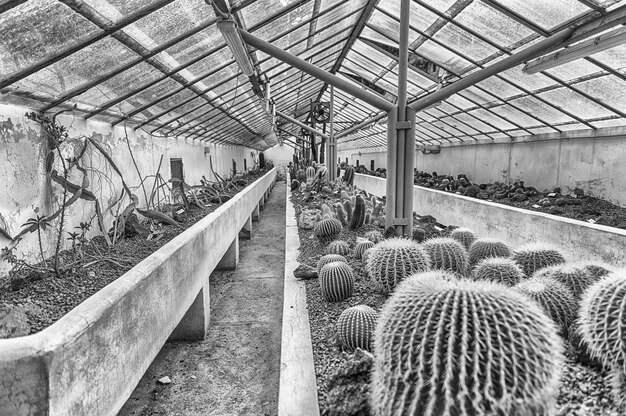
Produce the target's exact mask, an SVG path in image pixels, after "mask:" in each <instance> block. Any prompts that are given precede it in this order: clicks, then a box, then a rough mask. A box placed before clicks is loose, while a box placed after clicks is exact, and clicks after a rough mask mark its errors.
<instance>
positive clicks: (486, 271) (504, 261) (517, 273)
mask: <svg viewBox="0 0 626 416" xmlns="http://www.w3.org/2000/svg"><path fill="white" fill-rule="evenodd" d="M525 277H526V276H524V273H522V269H520V268H519V266H518V265H517V263H515V262H514V261H513V260H511V259H508V258H503V257H489V258H486V259H484V260H483V261H481V262H480V263H478V264H477V265H476V267H475V268H474V276H473V278H474V280H486V281H489V282H495V283H500V284H503V285H505V286H515V285H516V284H518V283H520V282H521V281H522V280H523V279H524V278H525Z"/></svg>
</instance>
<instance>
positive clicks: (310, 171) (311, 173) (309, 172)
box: [306, 166, 315, 182]
mask: <svg viewBox="0 0 626 416" xmlns="http://www.w3.org/2000/svg"><path fill="white" fill-rule="evenodd" d="M313 179H315V168H314V167H313V166H309V167H308V168H306V181H307V182H313Z"/></svg>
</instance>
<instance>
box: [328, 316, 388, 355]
mask: <svg viewBox="0 0 626 416" xmlns="http://www.w3.org/2000/svg"><path fill="white" fill-rule="evenodd" d="M377 317H378V314H377V313H376V311H375V310H374V309H372V308H370V307H369V306H366V305H357V306H352V307H350V308H348V309H346V310H344V311H343V312H341V315H339V319H337V325H336V327H337V334H338V335H339V340H340V341H341V345H342V346H343V347H344V348H346V349H347V350H349V351H353V350H355V349H357V348H361V349H363V350H367V351H371V350H372V338H373V335H374V328H375V327H376V318H377Z"/></svg>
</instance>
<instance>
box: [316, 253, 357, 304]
mask: <svg viewBox="0 0 626 416" xmlns="http://www.w3.org/2000/svg"><path fill="white" fill-rule="evenodd" d="M319 283H320V289H321V290H322V297H323V298H324V300H326V301H328V302H338V301H341V300H345V299H347V298H349V297H350V296H352V293H353V292H354V276H353V275H352V268H351V267H350V266H349V265H348V264H347V263H344V262H343V261H334V262H332V263H328V264H325V265H324V266H322V269H321V270H320V274H319Z"/></svg>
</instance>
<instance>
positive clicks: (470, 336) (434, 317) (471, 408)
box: [370, 271, 564, 416]
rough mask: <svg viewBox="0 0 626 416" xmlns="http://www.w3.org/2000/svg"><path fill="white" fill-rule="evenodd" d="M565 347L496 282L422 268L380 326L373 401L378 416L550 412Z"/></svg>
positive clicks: (532, 310) (529, 307)
mask: <svg viewBox="0 0 626 416" xmlns="http://www.w3.org/2000/svg"><path fill="white" fill-rule="evenodd" d="M496 334H497V336H496ZM495 339H497V342H495V341H488V340H495ZM562 350H563V347H562V344H561V340H560V338H559V337H558V335H557V333H556V330H555V327H554V324H553V323H552V322H551V321H550V319H549V318H548V317H547V316H546V315H545V314H544V313H543V312H542V311H541V309H540V308H539V307H538V306H537V305H536V304H535V303H534V302H531V301H529V300H528V299H526V298H524V297H522V296H516V294H515V293H512V292H511V291H510V290H508V289H507V288H504V287H502V286H501V285H498V284H494V283H490V282H472V281H467V280H458V281H455V280H454V279H450V275H449V273H446V272H442V271H434V272H427V273H421V274H416V275H414V276H411V277H409V278H408V279H407V280H405V281H404V282H402V283H400V285H399V286H398V287H397V288H396V290H395V291H394V293H393V295H392V296H391V298H390V299H389V300H388V301H387V303H385V305H384V307H383V309H382V311H381V313H380V316H379V318H378V321H377V323H376V330H375V336H374V351H375V352H376V354H375V360H374V368H373V372H372V381H371V383H370V391H371V395H370V405H371V407H372V409H373V410H374V412H373V413H374V414H375V415H377V416H383V415H384V416H391V415H393V416H400V415H420V416H458V415H472V416H487V415H489V416H493V415H507V416H521V415H524V416H530V415H533V416H535V415H542V416H543V415H547V414H549V412H550V411H551V410H552V407H553V405H554V402H555V401H556V400H555V399H556V396H557V394H558V390H559V388H558V382H559V378H560V374H561V371H562V367H563V362H564V359H563V353H562ZM408 380H410V382H407V381H408Z"/></svg>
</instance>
